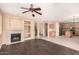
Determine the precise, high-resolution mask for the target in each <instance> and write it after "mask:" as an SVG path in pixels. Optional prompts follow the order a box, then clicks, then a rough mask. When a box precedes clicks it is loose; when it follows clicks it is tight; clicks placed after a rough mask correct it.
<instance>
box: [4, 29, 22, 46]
mask: <svg viewBox="0 0 79 59" xmlns="http://www.w3.org/2000/svg"><path fill="white" fill-rule="evenodd" d="M23 33H24V32H23V31H22V30H13V31H7V33H6V34H5V41H4V44H6V45H9V44H14V43H19V42H23V41H24V34H23Z"/></svg>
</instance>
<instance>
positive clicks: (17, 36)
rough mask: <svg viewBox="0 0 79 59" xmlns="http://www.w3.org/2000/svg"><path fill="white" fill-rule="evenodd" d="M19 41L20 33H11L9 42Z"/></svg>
mask: <svg viewBox="0 0 79 59" xmlns="http://www.w3.org/2000/svg"><path fill="white" fill-rule="evenodd" d="M17 41H21V33H13V34H11V42H17Z"/></svg>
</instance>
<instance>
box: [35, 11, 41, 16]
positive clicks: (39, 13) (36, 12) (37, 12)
mask: <svg viewBox="0 0 79 59" xmlns="http://www.w3.org/2000/svg"><path fill="white" fill-rule="evenodd" d="M34 11H35V12H36V13H37V14H39V15H42V13H40V12H37V11H36V10H34Z"/></svg>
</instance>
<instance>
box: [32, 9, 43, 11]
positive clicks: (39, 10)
mask: <svg viewBox="0 0 79 59" xmlns="http://www.w3.org/2000/svg"><path fill="white" fill-rule="evenodd" d="M33 10H38V11H41V8H33Z"/></svg>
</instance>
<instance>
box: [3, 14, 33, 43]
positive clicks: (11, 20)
mask: <svg viewBox="0 0 79 59" xmlns="http://www.w3.org/2000/svg"><path fill="white" fill-rule="evenodd" d="M24 21H30V22H31V37H30V38H34V21H33V20H30V19H27V18H23V17H19V16H15V15H12V14H8V13H3V40H2V41H3V44H5V43H6V42H7V39H8V35H7V34H8V33H9V32H10V31H17V32H18V31H22V33H23V34H24ZM23 37H24V36H23ZM26 39H28V38H26ZM26 39H24V40H26Z"/></svg>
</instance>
